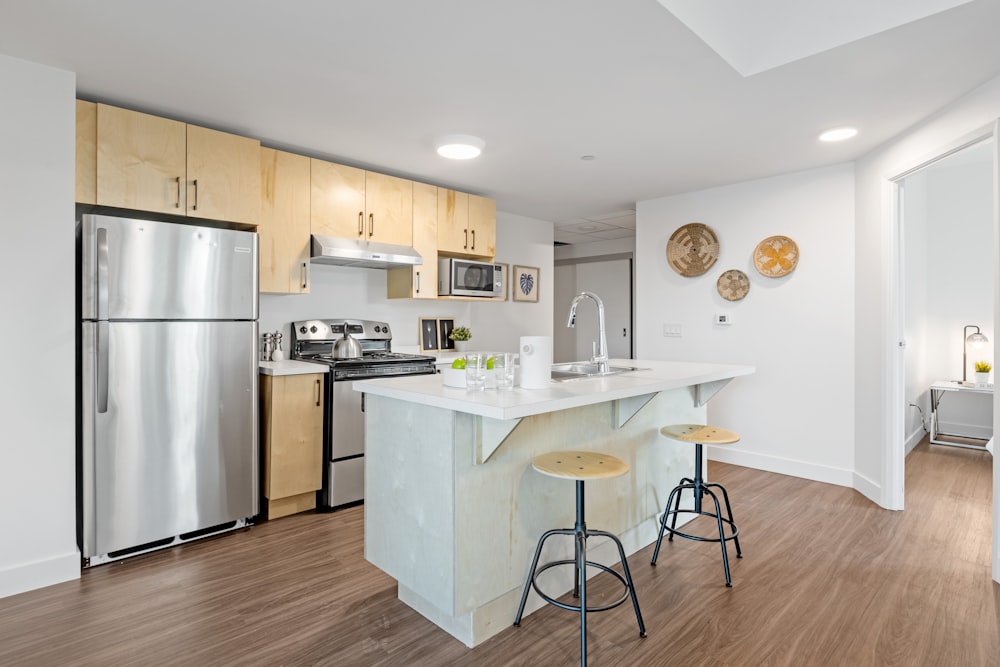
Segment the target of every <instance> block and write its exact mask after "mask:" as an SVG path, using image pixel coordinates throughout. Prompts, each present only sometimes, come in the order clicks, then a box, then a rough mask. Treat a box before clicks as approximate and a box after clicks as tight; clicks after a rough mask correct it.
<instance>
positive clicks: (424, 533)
mask: <svg viewBox="0 0 1000 667" xmlns="http://www.w3.org/2000/svg"><path fill="white" fill-rule="evenodd" d="M612 365H630V366H636V367H639V368H640V370H636V371H633V372H630V373H623V374H620V375H611V376H604V377H594V378H588V379H579V380H572V381H569V382H561V383H553V384H552V385H551V387H550V388H547V389H521V388H520V387H515V388H514V389H513V390H508V391H497V390H491V389H488V390H486V391H485V392H467V391H466V390H464V389H457V388H451V387H445V386H443V385H442V383H441V376H440V375H425V376H415V377H403V378H385V379H379V380H368V381H364V382H358V383H356V384H355V389H356V390H358V391H363V392H365V394H366V399H365V403H366V411H365V447H366V451H365V458H366V463H365V557H366V558H367V560H368V561H370V562H371V563H373V564H374V565H375V566H377V567H378V568H379V569H381V570H383V571H385V572H386V573H387V574H389V575H390V576H392V577H393V578H395V579H396V580H397V582H398V595H399V599H400V600H402V601H403V602H405V603H406V604H408V605H409V606H411V607H413V608H414V609H415V610H417V611H418V612H420V613H421V614H422V615H424V616H425V617H427V618H428V619H430V620H431V621H432V622H434V623H435V624H437V625H438V626H440V627H441V628H443V629H444V630H446V631H447V632H449V633H450V634H451V635H452V636H454V637H456V638H457V639H459V640H460V641H462V642H464V643H465V644H466V645H467V646H470V647H472V646H476V645H477V644H480V643H482V642H483V641H485V640H486V639H488V638H490V637H492V636H493V635H495V634H497V633H498V632H501V631H502V630H504V629H506V628H508V627H510V626H511V624H512V623H513V619H514V614H515V612H516V610H517V604H518V602H519V600H520V595H521V590H522V587H523V585H524V579H525V576H526V574H527V570H528V566H529V565H530V561H531V557H532V554H533V552H534V548H535V544H536V541H537V540H538V538H539V537H540V536H541V534H542V533H543V532H545V531H546V530H549V529H551V528H565V527H571V526H572V525H573V520H574V513H575V504H574V487H573V484H572V483H571V482H566V481H564V480H558V479H554V478H551V477H546V476H543V475H540V474H538V473H536V472H534V471H533V470H532V469H531V459H532V458H533V457H534V456H536V455H538V454H541V453H544V452H548V451H553V450H560V449H583V450H594V451H603V452H607V453H610V454H612V455H614V456H617V457H619V458H621V459H623V460H625V461H626V462H627V463H628V464H629V467H630V471H629V474H628V475H625V476H622V477H619V478H615V479H609V480H601V481H599V482H594V483H592V484H589V485H588V486H587V521H588V525H590V526H591V527H592V528H599V529H602V530H607V531H610V532H613V533H616V534H617V535H618V536H619V537H620V538H621V540H622V543H623V544H624V546H625V551H626V553H628V554H632V553H635V552H636V551H638V550H639V549H641V548H643V547H645V546H647V545H649V544H651V543H652V542H653V541H655V539H656V535H657V530H658V525H657V523H656V517H657V515H658V514H659V513H660V512H661V511H662V509H663V505H664V503H665V502H666V499H667V496H668V495H669V492H670V489H671V488H673V486H674V485H675V484H676V483H677V481H678V480H679V479H680V478H681V477H684V476H690V475H691V474H692V471H693V468H694V450H693V448H691V447H686V446H683V445H678V444H675V443H672V442H670V441H667V440H666V439H664V438H662V437H661V436H660V435H659V428H660V427H661V426H663V425H666V424H670V423H705V421H706V407H705V406H706V403H707V402H708V400H709V399H710V398H711V397H712V396H713V395H714V394H715V393H716V392H718V391H719V390H720V389H722V388H723V387H724V386H725V385H726V384H727V383H728V382H729V381H731V380H732V379H733V378H735V377H738V376H741V375H748V374H750V373H753V372H754V368H753V367H751V366H737V365H727V364H702V363H688V362H665V361H641V360H640V361H636V360H613V361H612ZM719 425H720V426H723V427H731V428H734V429H736V430H738V429H739V425H738V424H726V423H720V424H719ZM551 542H556V540H551ZM560 542H561V543H560V544H559V545H558V547H556V548H552V549H549V547H548V546H547V547H546V552H545V553H544V554H543V560H546V561H548V560H554V559H558V558H565V557H567V555H570V554H572V549H573V545H572V540H569V539H567V540H564V541H560ZM562 542H565V543H564V544H563V543H562ZM588 557H589V558H590V560H595V561H598V562H602V563H605V564H610V563H614V562H616V560H617V553H616V551H615V548H614V545H613V544H611V543H610V542H604V543H603V544H601V543H600V542H599V541H595V544H594V545H592V546H591V548H590V549H589V550H588ZM668 562H669V561H667V563H668ZM664 564H666V563H664ZM546 577H547V579H546V581H547V583H546V584H544V585H545V586H547V590H548V591H549V592H550V594H551V593H560V592H562V591H566V590H569V589H570V588H571V587H572V568H571V567H568V568H557V569H556V570H555V571H552V572H551V576H550V575H549V573H547V574H546ZM638 595H639V602H640V604H641V603H642V591H641V590H640V591H638ZM542 604H543V603H542V601H541V600H540V599H539V598H538V597H537V596H536V595H534V594H533V595H531V596H530V597H529V600H528V607H527V608H526V612H527V613H530V612H531V611H533V610H534V609H537V608H538V607H540V606H541V605H542Z"/></svg>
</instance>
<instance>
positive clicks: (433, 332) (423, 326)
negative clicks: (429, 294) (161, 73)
mask: <svg viewBox="0 0 1000 667" xmlns="http://www.w3.org/2000/svg"><path fill="white" fill-rule="evenodd" d="M439 349H441V348H440V344H439V342H438V321H437V318H436V317H421V318H420V351H421V352H437V351H438V350H439Z"/></svg>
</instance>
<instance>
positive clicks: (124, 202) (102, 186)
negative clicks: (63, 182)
mask: <svg viewBox="0 0 1000 667" xmlns="http://www.w3.org/2000/svg"><path fill="white" fill-rule="evenodd" d="M186 174H187V128H186V126H185V124H184V123H181V122H178V121H176V120H168V119H166V118H160V117H159V116H151V115H150V114H145V113H139V112H138V111H129V110H128V109H120V108H118V107H112V106H108V105H107V104H98V105H97V203H98V204H100V205H102V206H117V207H119V208H132V209H138V210H142V211H155V212H158V213H174V214H178V215H185V213H186V211H187V199H186V191H187V187H186Z"/></svg>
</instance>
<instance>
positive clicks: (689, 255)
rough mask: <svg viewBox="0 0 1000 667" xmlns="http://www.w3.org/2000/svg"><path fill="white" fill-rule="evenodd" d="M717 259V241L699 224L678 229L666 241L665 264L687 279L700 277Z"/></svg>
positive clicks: (712, 233) (706, 226) (713, 233)
mask: <svg viewBox="0 0 1000 667" xmlns="http://www.w3.org/2000/svg"><path fill="white" fill-rule="evenodd" d="M717 259H719V239H718V237H717V236H716V235H715V232H713V231H712V228H711V227H709V226H708V225H703V224H702V223H700V222H692V223H690V224H687V225H684V226H682V227H678V228H677V230H676V231H675V232H674V233H673V234H671V235H670V240H669V241H667V263H668V264H670V268H672V269H673V270H674V271H676V272H677V273H679V274H681V275H682V276H686V277H688V278H693V277H694V276H700V275H701V274H703V273H705V272H706V271H708V270H709V269H710V268H712V265H713V264H715V261H716V260H717Z"/></svg>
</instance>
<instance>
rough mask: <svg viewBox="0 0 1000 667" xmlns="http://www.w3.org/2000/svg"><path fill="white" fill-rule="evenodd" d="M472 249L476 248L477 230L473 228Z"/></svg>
mask: <svg viewBox="0 0 1000 667" xmlns="http://www.w3.org/2000/svg"><path fill="white" fill-rule="evenodd" d="M472 249H473V250H475V249H476V230H475V229H473V230H472Z"/></svg>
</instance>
